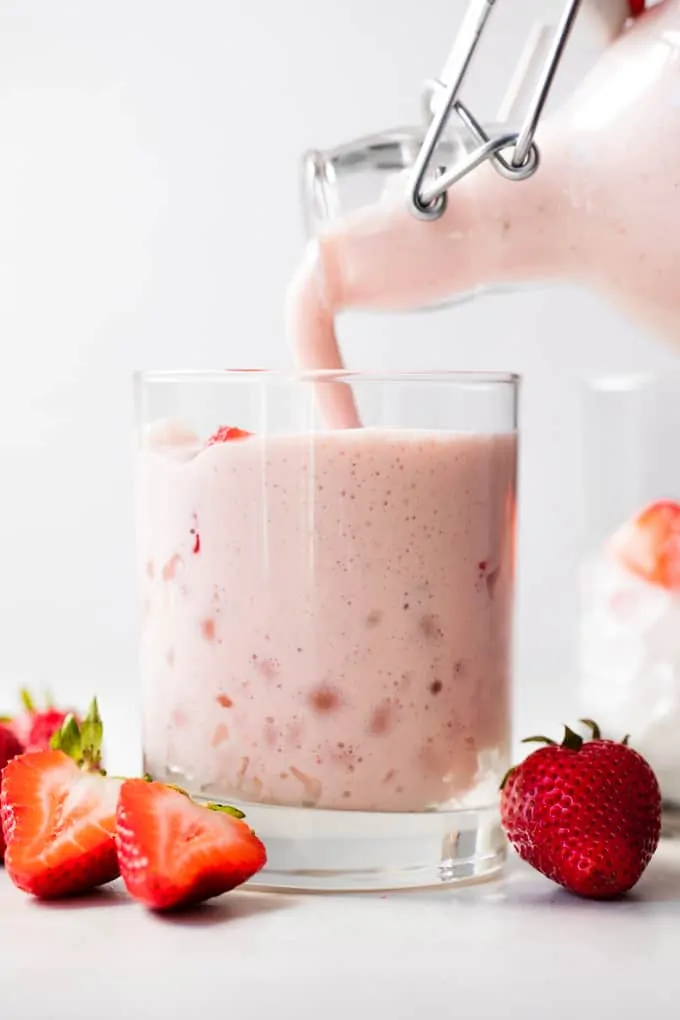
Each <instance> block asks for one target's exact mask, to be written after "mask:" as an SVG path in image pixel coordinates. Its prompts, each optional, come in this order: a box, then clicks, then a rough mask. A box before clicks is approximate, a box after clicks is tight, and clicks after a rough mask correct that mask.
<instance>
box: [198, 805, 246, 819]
mask: <svg viewBox="0 0 680 1020" xmlns="http://www.w3.org/2000/svg"><path fill="white" fill-rule="evenodd" d="M206 807H207V808H208V811H219V812H221V813H222V814H223V815H231V816H232V818H245V817H246V816H245V815H244V813H243V811H239V809H238V808H235V807H230V806H229V805H228V804H206Z"/></svg>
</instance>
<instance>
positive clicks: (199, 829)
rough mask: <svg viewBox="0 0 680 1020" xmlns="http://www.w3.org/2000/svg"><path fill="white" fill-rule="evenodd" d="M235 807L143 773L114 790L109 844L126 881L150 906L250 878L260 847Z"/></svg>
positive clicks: (259, 861)
mask: <svg viewBox="0 0 680 1020" xmlns="http://www.w3.org/2000/svg"><path fill="white" fill-rule="evenodd" d="M242 819H243V815H242V814H241V812H238V811H235V810H234V809H232V808H219V807H217V806H214V805H211V806H210V807H201V806H199V805H198V804H195V803H194V802H193V801H192V800H191V799H190V798H189V797H188V796H187V795H186V794H185V793H184V792H182V791H180V790H177V789H176V788H174V787H168V786H164V785H162V784H161V783H155V782H149V781H147V780H146V779H129V780H127V781H126V782H125V783H123V786H122V788H121V791H120V798H119V801H118V812H117V828H116V845H117V848H118V860H119V863H120V872H121V877H122V878H123V881H124V882H125V886H126V888H127V890H128V892H129V893H130V895H131V896H133V897H134V898H135V899H136V900H139V902H140V903H143V904H144V906H146V907H148V908H149V909H152V910H169V909H171V908H173V907H180V906H188V905H192V904H196V903H201V902H202V901H203V900H207V899H211V898H212V897H214V896H219V895H221V894H222V893H224V892H228V891H229V890H230V889H234V888H235V887H236V886H238V885H241V884H242V883H243V882H245V881H247V880H248V879H249V878H251V877H252V876H253V875H254V874H255V873H256V872H258V871H259V870H260V869H261V868H262V867H264V865H265V863H266V860H267V855H266V851H265V848H264V846H263V845H262V843H261V842H260V840H259V839H258V838H257V836H256V835H255V833H254V832H253V831H252V830H251V829H250V828H249V827H248V826H247V825H246V823H245V822H244V821H243V820H242Z"/></svg>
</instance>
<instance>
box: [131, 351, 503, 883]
mask: <svg viewBox="0 0 680 1020" xmlns="http://www.w3.org/2000/svg"><path fill="white" fill-rule="evenodd" d="M338 386H341V387H342V388H343V392H345V391H349V392H350V393H351V395H352V397H353V399H354V401H355V402H356V406H357V408H358V410H359V414H360V420H361V427H359V428H354V429H343V430H337V431H335V430H329V429H327V428H326V427H325V426H324V421H323V408H324V406H325V399H326V398H327V397H328V394H330V393H332V392H333V391H334V390H336V389H337V387H338ZM326 387H330V389H329V390H327V391H326ZM137 396H138V414H139V427H140V449H139V499H140V504H139V509H140V517H139V527H140V576H141V588H142V604H143V617H144V620H143V636H142V647H141V673H142V680H143V690H144V694H143V704H144V724H143V743H144V758H145V768H146V770H147V771H148V772H149V773H150V774H151V775H152V776H154V777H155V778H157V779H160V780H163V781H167V782H172V783H174V784H177V785H181V786H182V787H184V788H185V789H187V790H188V791H189V792H190V793H191V794H192V795H194V796H195V797H197V798H204V799H206V800H210V801H218V802H223V803H230V804H235V805H238V806H239V807H241V808H242V809H243V810H244V811H245V812H246V816H247V818H248V821H249V824H250V825H251V826H252V827H253V828H254V829H255V830H256V831H257V833H258V834H259V836H260V837H261V838H262V839H263V841H264V842H265V844H266V846H267V849H268V856H269V862H268V866H267V868H266V870H265V871H264V872H263V873H262V874H261V875H259V876H258V879H257V884H258V885H262V886H268V887H275V888H279V889H318V890H354V889H384V888H399V887H414V886H429V885H439V884H442V883H454V882H457V881H459V880H463V879H465V880H470V879H474V878H477V877H480V878H481V877H484V876H489V875H491V874H493V873H495V872H498V871H499V870H500V868H501V867H502V863H503V860H504V856H505V844H504V840H503V837H502V833H501V829H500V826H499V812H498V789H499V784H500V781H501V778H502V776H503V774H504V772H505V770H506V769H507V767H508V754H509V742H510V693H511V691H510V682H511V678H510V672H511V645H512V621H513V588H514V534H515V485H516V458H517V403H518V380H517V378H516V377H514V376H512V375H503V374H497V375H496V374H479V375H475V374H458V373H453V372H452V373H422V374H417V373H414V374H401V375H374V374H373V375H369V374H359V373H350V372H347V373H342V374H340V375H334V374H332V373H318V374H314V375H310V376H306V377H299V376H295V375H285V374H278V373H269V372H245V371H244V372H238V371H212V372H211V371H207V372H193V373H192V372H149V373H144V374H141V375H140V376H139V377H138V379H137Z"/></svg>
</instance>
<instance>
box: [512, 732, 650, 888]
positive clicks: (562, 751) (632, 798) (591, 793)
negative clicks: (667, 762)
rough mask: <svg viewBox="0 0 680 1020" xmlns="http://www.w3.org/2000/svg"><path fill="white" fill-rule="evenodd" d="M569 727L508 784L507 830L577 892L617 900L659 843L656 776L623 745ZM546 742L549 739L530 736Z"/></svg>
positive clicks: (525, 855) (523, 853)
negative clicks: (558, 741) (587, 737)
mask: <svg viewBox="0 0 680 1020" xmlns="http://www.w3.org/2000/svg"><path fill="white" fill-rule="evenodd" d="M589 725H590V726H591V728H592V730H593V739H592V740H589V741H584V740H583V738H582V737H580V736H578V734H576V733H574V732H573V731H571V730H570V729H569V728H565V739H564V741H563V743H562V744H561V745H557V744H555V743H554V742H548V746H547V747H543V748H541V749H540V750H537V751H534V752H533V754H531V755H529V757H528V758H527V759H526V760H525V761H524V762H523V763H522V764H521V765H519V766H517V767H516V768H514V769H512V770H511V771H510V772H509V773H508V775H507V777H506V779H505V781H504V784H503V792H502V798H501V818H502V823H503V828H504V829H505V832H506V835H507V837H508V839H509V840H510V843H511V844H512V845H513V847H514V848H515V850H516V851H517V853H518V854H519V856H520V857H521V858H522V859H523V860H525V861H526V862H527V863H528V864H530V865H531V866H532V867H534V868H536V870H537V871H540V872H541V873H542V874H543V875H545V876H546V877H547V878H549V879H552V881H554V882H557V883H558V884H559V885H562V886H564V887H565V888H566V889H569V890H570V891H571V892H574V893H577V894H578V895H580V896H585V897H590V898H593V899H613V898H616V897H618V896H621V895H623V894H624V893H626V892H628V891H629V890H630V889H632V888H633V886H634V885H636V883H637V882H638V880H639V879H640V877H641V875H642V874H643V872H644V870H645V869H646V867H647V865H648V864H649V862H650V860H651V859H652V857H653V855H654V853H655V851H656V848H657V846H658V843H659V836H660V830H661V793H660V790H659V784H658V782H657V780H656V777H655V775H654V773H653V771H652V769H651V768H650V766H649V765H648V764H647V762H646V761H645V760H644V758H642V757H641V756H640V755H639V754H638V753H637V752H636V751H634V750H633V749H632V748H630V747H628V746H626V744H625V743H621V744H619V743H616V742H615V741H612V740H603V739H602V738H601V736H600V732H599V729H598V728H597V726H596V725H595V724H594V723H589ZM532 739H535V740H546V741H547V738H542V737H541V738H532Z"/></svg>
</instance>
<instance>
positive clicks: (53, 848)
mask: <svg viewBox="0 0 680 1020" xmlns="http://www.w3.org/2000/svg"><path fill="white" fill-rule="evenodd" d="M102 735H103V728H102V721H101V718H100V716H99V709H98V707H97V702H96V700H95V701H93V702H92V705H91V706H90V710H89V711H88V713H87V715H86V716H85V719H84V720H83V723H82V726H81V725H80V724H79V723H78V722H77V720H76V719H75V717H74V716H69V717H68V718H67V720H66V722H65V723H64V725H63V726H62V728H61V729H60V730H59V731H58V732H57V734H56V735H55V739H54V744H55V747H54V749H52V750H49V751H34V752H32V753H30V754H21V755H19V756H17V757H16V758H13V759H12V761H11V762H10V763H9V764H8V765H7V766H6V767H5V769H4V770H3V773H2V791H1V792H0V822H1V823H2V830H3V833H4V838H5V842H6V844H7V848H6V852H5V868H6V870H7V874H8V876H9V878H10V879H11V881H12V882H13V883H14V885H16V886H17V888H19V889H22V890H23V891H24V892H27V893H30V894H31V895H33V896H36V897H38V898H39V899H44V900H47V899H56V898H59V897H62V896H74V895H77V894H79V893H84V892H89V891H91V890H92V889H95V888H97V886H100V885H105V884H106V883H107V882H112V881H113V879H114V878H117V877H118V873H119V869H118V858H117V855H116V844H115V839H114V837H115V829H116V806H117V803H118V794H119V791H120V787H121V783H122V780H120V779H113V778H109V777H107V776H106V774H105V773H104V771H103V770H102V768H101V744H102Z"/></svg>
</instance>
